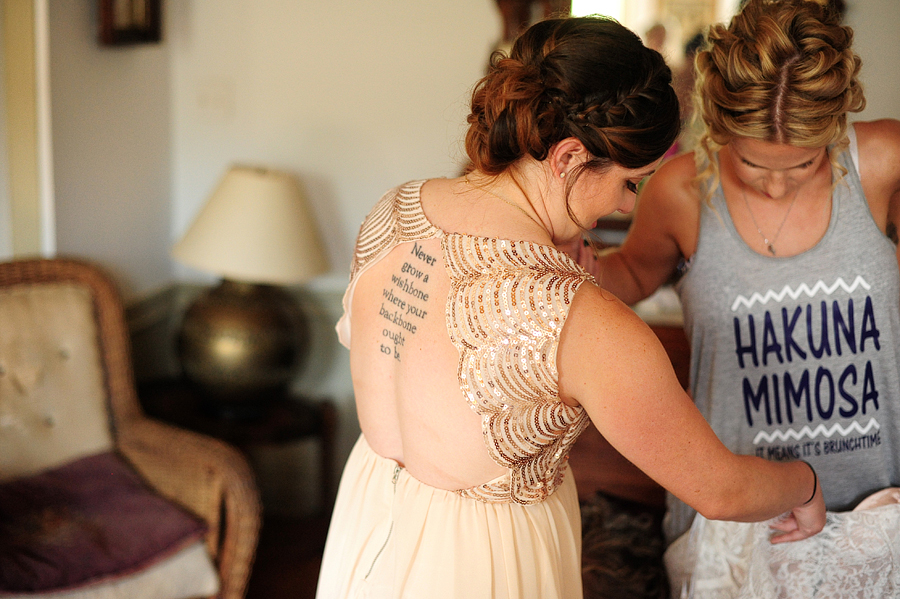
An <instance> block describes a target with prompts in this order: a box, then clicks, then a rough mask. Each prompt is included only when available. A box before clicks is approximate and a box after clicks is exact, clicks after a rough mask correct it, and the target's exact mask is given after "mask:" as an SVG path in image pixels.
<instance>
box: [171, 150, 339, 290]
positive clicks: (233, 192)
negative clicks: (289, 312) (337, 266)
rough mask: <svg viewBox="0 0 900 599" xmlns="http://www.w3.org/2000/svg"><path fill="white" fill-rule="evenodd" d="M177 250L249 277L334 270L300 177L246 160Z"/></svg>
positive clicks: (190, 261) (281, 280)
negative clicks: (257, 166)
mask: <svg viewBox="0 0 900 599" xmlns="http://www.w3.org/2000/svg"><path fill="white" fill-rule="evenodd" d="M172 256H173V257H174V258H176V259H177V260H178V261H180V262H182V263H184V264H187V265H189V266H193V267H195V268H198V269H200V270H204V271H208V272H214V273H217V274H219V275H221V276H222V277H224V278H226V279H232V280H236V281H244V282H249V283H265V284H275V285H290V284H295V283H301V282H303V281H305V280H307V279H310V278H312V277H314V276H316V275H318V274H321V273H323V272H325V271H326V270H328V262H327V260H326V258H325V255H324V254H323V252H322V241H321V236H320V235H319V232H318V229H317V228H316V224H315V219H314V218H313V216H312V213H311V211H310V209H309V206H308V204H307V202H306V199H305V197H304V196H303V193H302V192H301V190H300V186H299V185H298V183H297V181H296V179H295V178H294V177H293V176H291V175H290V174H288V173H284V172H279V171H276V170H271V169H266V168H255V167H246V166H234V167H232V168H231V169H229V170H228V172H227V173H226V174H225V176H224V177H223V179H222V181H221V182H220V183H219V185H218V187H216V189H215V191H214V192H213V194H212V195H211V196H210V198H209V200H208V201H207V203H206V206H204V207H203V209H202V210H201V211H200V214H199V215H198V216H197V218H196V220H195V221H194V223H193V224H192V225H191V226H190V228H189V229H188V231H187V233H185V235H184V237H182V238H181V240H180V241H179V242H178V243H177V244H175V246H174V247H173V248H172Z"/></svg>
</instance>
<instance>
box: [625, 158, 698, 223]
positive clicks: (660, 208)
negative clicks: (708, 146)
mask: <svg viewBox="0 0 900 599" xmlns="http://www.w3.org/2000/svg"><path fill="white" fill-rule="evenodd" d="M696 178H697V167H696V165H695V164H694V153H693V152H689V153H687V154H681V155H680V156H676V157H675V158H673V159H671V160H669V161H668V162H666V163H665V164H663V165H662V166H661V167H660V168H659V170H658V171H656V172H655V173H654V174H653V176H652V177H650V178H649V179H648V180H647V183H646V184H645V185H644V188H643V190H641V195H640V198H639V200H638V211H637V213H636V214H635V218H636V219H637V218H639V217H640V216H641V212H644V213H652V215H653V220H654V221H655V222H656V223H658V226H662V227H666V228H673V229H675V230H676V231H677V229H679V228H681V227H683V226H686V225H688V224H689V223H692V222H696V218H697V217H698V215H699V206H700V192H699V190H698V187H697V184H696ZM673 236H674V237H678V235H677V234H673Z"/></svg>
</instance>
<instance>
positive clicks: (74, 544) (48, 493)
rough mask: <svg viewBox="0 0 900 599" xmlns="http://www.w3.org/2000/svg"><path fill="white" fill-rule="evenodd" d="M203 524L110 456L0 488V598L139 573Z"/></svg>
mask: <svg viewBox="0 0 900 599" xmlns="http://www.w3.org/2000/svg"><path fill="white" fill-rule="evenodd" d="M204 532H205V525H204V524H203V523H202V522H201V521H200V520H198V519H197V518H195V517H194V516H192V515H190V514H188V513H187V512H186V511H184V510H183V509H181V508H180V507H178V506H176V505H175V504H173V503H171V502H169V501H168V500H166V499H164V498H162V497H160V496H159V495H157V494H155V493H154V492H153V491H152V490H150V489H149V488H148V487H147V486H146V485H145V483H144V482H143V481H142V480H141V479H140V477H139V476H138V475H137V474H136V473H135V472H134V471H133V470H132V469H131V468H130V467H129V466H128V465H127V464H126V463H125V462H124V460H122V458H121V457H119V456H118V455H117V454H115V453H112V452H104V453H99V454H95V455H91V456H88V457H85V458H81V459H79V460H76V461H73V462H70V463H68V464H66V465H64V466H61V467H58V468H54V469H52V470H47V471H44V472H42V473H39V474H35V475H32V476H29V477H25V478H20V479H16V480H13V481H8V482H6V483H3V484H0V595H2V594H3V593H4V592H7V593H9V592H37V591H48V590H63V589H71V588H75V587H79V586H82V585H87V584H93V583H97V582H99V581H108V580H110V579H115V578H117V577H121V576H125V575H128V574H132V573H135V572H138V571H141V570H143V569H145V568H147V567H149V566H151V565H153V564H155V563H157V562H159V561H160V560H163V559H165V558H166V557H168V556H171V555H173V554H174V553H176V552H178V551H179V550H181V549H184V548H185V547H187V546H188V545H190V544H192V543H195V542H196V541H197V540H198V539H200V538H201V537H202V536H203V534H204Z"/></svg>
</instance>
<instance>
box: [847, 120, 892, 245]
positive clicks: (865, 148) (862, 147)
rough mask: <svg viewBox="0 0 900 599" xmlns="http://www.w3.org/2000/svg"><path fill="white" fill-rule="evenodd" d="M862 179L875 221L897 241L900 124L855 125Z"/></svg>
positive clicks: (886, 121)
mask: <svg viewBox="0 0 900 599" xmlns="http://www.w3.org/2000/svg"><path fill="white" fill-rule="evenodd" d="M855 129H856V138H857V145H858V147H859V177H860V181H861V182H862V186H863V191H864V192H865V194H866V199H867V200H868V202H869V209H870V211H871V212H872V217H873V218H874V219H875V222H876V223H877V224H878V227H879V228H880V229H881V231H882V232H884V233H885V234H887V235H888V236H889V237H891V239H894V240H896V239H897V231H898V230H900V168H897V164H898V163H900V121H898V120H896V119H880V120H877V121H867V122H859V123H856V124H855Z"/></svg>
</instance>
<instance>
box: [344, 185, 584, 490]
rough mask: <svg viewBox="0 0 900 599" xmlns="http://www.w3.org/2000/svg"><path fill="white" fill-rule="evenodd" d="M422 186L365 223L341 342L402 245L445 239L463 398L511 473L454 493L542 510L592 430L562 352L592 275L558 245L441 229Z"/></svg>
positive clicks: (394, 197)
mask: <svg viewBox="0 0 900 599" xmlns="http://www.w3.org/2000/svg"><path fill="white" fill-rule="evenodd" d="M423 184H424V181H416V182H411V183H407V184H406V185H404V186H402V187H399V188H397V189H394V190H392V191H391V192H388V193H387V194H385V195H384V196H383V197H382V198H381V200H380V201H379V202H378V204H377V205H376V206H375V208H374V209H373V210H372V212H371V213H370V214H369V216H368V217H367V218H366V220H365V221H364V223H363V225H362V228H361V229H360V234H359V237H358V239H357V244H356V251H355V256H354V261H353V266H352V268H351V274H350V285H349V287H348V288H347V292H346V294H345V296H344V315H343V316H342V318H341V320H340V322H339V323H338V326H337V329H338V334H339V337H340V339H341V342H342V343H344V344H345V345H347V346H349V341H350V326H349V320H350V305H351V299H352V294H353V290H354V287H355V283H356V281H357V279H358V277H359V276H360V275H361V274H362V273H363V272H364V271H365V270H366V269H367V268H368V267H369V266H371V265H372V264H374V263H375V262H376V261H377V260H378V259H379V258H380V257H382V256H384V255H386V254H387V253H388V252H389V251H390V250H391V249H392V248H394V247H396V246H397V245H399V244H401V243H405V242H410V241H417V240H419V241H421V240H424V239H430V238H440V239H441V246H442V251H443V258H444V264H445V266H446V269H447V274H448V276H449V277H450V293H449V295H448V297H447V302H446V320H447V332H448V334H449V336H450V340H451V341H452V343H453V345H454V346H455V347H456V349H457V351H458V352H459V365H458V376H459V386H460V390H461V391H462V393H463V396H464V397H465V400H466V401H467V402H468V403H469V406H470V407H471V408H472V410H474V411H475V412H476V413H477V414H478V415H479V416H480V418H481V425H482V432H483V434H484V442H485V446H486V449H487V451H488V453H489V454H490V456H491V458H492V459H493V460H494V461H495V462H496V463H498V464H500V465H501V466H502V467H504V468H506V469H507V473H506V474H505V475H503V476H501V477H499V478H496V479H494V480H492V481H490V482H488V483H485V484H482V485H479V486H476V487H471V488H468V489H460V490H458V491H456V492H457V493H458V494H460V495H462V496H464V497H470V498H473V499H478V500H482V501H488V502H515V503H521V504H533V503H538V502H541V501H543V500H544V499H545V498H547V497H548V496H550V495H551V494H552V493H553V491H554V490H555V489H556V488H557V487H558V486H559V485H560V484H561V483H562V480H563V477H564V475H565V470H566V461H567V459H568V453H569V449H570V448H571V446H572V444H573V443H574V442H575V440H576V439H577V437H578V435H579V434H580V433H581V432H582V430H584V427H585V426H586V425H587V423H588V418H587V414H586V413H585V411H584V410H583V409H582V408H574V407H571V406H568V405H566V404H565V403H563V402H562V401H560V399H559V389H558V374H557V368H556V352H557V348H558V345H559V336H560V333H561V331H562V327H563V325H564V324H565V321H566V317H567V316H568V312H569V306H570V304H571V301H572V298H573V297H574V295H575V292H576V291H577V290H578V288H579V286H580V285H581V284H582V283H584V282H585V281H591V280H592V279H591V276H590V275H588V274H587V273H586V272H585V271H583V270H582V269H581V268H580V267H579V266H578V265H577V264H575V262H574V261H573V260H571V259H570V258H569V257H568V256H567V255H566V254H564V253H562V252H560V251H558V250H556V249H555V248H553V247H550V246H546V245H540V244H536V243H532V242H525V241H508V240H502V239H494V238H487V237H474V236H469V235H464V234H457V233H445V232H443V231H441V230H440V229H439V228H437V227H435V226H434V225H432V224H431V223H430V222H429V221H428V219H427V218H426V216H425V214H424V212H423V211H422V208H421V204H420V202H419V192H420V190H421V187H422V185H423Z"/></svg>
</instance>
